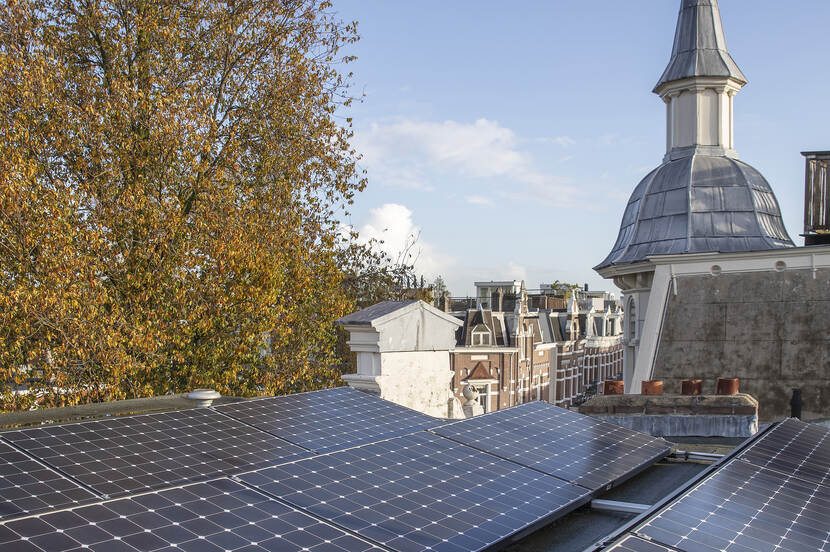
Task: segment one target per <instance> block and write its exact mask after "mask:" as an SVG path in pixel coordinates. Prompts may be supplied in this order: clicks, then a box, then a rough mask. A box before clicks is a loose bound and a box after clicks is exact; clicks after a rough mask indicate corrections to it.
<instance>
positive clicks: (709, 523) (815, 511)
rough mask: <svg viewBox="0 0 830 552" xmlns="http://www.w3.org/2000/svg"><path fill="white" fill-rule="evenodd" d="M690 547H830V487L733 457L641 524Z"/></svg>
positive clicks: (641, 530) (737, 551)
mask: <svg viewBox="0 0 830 552" xmlns="http://www.w3.org/2000/svg"><path fill="white" fill-rule="evenodd" d="M636 533H637V534H640V535H645V536H647V537H649V538H651V539H653V540H655V541H658V542H660V543H662V544H665V545H668V546H673V547H675V548H677V549H679V550H683V551H687V552H698V551H703V552H714V551H726V552H760V551H770V552H773V551H775V552H781V551H792V552H803V551H805V550H828V549H830V487H826V486H824V485H820V484H817V483H815V482H810V481H806V480H804V479H801V478H798V477H796V476H794V475H785V474H783V473H781V472H778V471H774V470H771V469H768V468H764V467H760V466H756V465H753V464H750V463H748V462H745V461H743V460H732V461H731V462H729V463H728V464H727V465H725V466H724V467H722V468H720V469H718V470H717V471H715V472H714V473H713V474H712V475H710V476H709V477H707V478H706V479H704V480H703V482H702V483H699V484H698V485H697V486H695V487H693V488H692V489H691V490H690V491H688V492H687V493H686V494H684V495H683V496H681V497H680V498H679V499H678V500H677V501H675V502H673V503H672V504H670V505H669V506H667V507H666V508H665V509H663V510H661V511H660V512H659V513H658V514H657V515H655V516H654V517H652V518H651V519H650V520H648V521H647V522H646V523H645V524H644V525H642V526H640V527H638V528H637V529H636Z"/></svg>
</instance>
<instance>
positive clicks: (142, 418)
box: [0, 408, 312, 498]
mask: <svg viewBox="0 0 830 552" xmlns="http://www.w3.org/2000/svg"><path fill="white" fill-rule="evenodd" d="M0 438H2V439H5V440H6V441H8V442H10V443H13V444H14V446H15V447H18V448H20V449H21V450H24V451H26V453H27V454H30V455H31V456H33V457H35V458H37V459H38V460H39V461H41V462H43V463H44V464H46V465H48V466H50V467H51V468H53V469H54V470H57V471H59V472H60V473H63V474H65V475H67V476H69V477H70V478H72V479H74V480H76V481H78V482H80V483H81V484H83V485H84V486H86V487H88V488H90V489H92V490H94V491H95V492H97V493H98V494H100V495H101V496H103V497H105V498H108V497H115V496H123V495H126V494H129V493H134V492H141V491H145V490H152V489H161V488H164V487H170V486H174V485H178V484H183V483H188V482H195V481H201V480H206V479H211V478H214V477H218V476H221V475H227V474H233V473H240V472H244V471H249V470H253V469H256V468H259V467H264V466H270V465H273V464H277V463H280V462H285V461H290V460H292V459H296V458H302V457H306V456H310V455H312V453H311V452H309V451H307V450H305V449H303V448H301V447H298V446H297V445H294V444H292V443H289V442H287V441H285V440H283V439H279V438H276V437H274V436H273V435H270V434H268V433H266V432H263V431H261V430H258V429H256V428H254V427H251V426H250V425H248V424H245V423H243V422H240V421H239V420H235V419H233V418H230V417H228V416H225V415H224V414H221V413H219V412H215V411H213V410H211V409H208V408H196V409H189V410H178V411H171V412H163V413H154V414H144V415H139V416H120V417H116V418H108V419H103V420H92V421H84V422H76V423H70V424H55V425H48V426H42V427H37V428H30V429H21V430H13V431H7V432H4V433H2V434H0Z"/></svg>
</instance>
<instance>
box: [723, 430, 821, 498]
mask: <svg viewBox="0 0 830 552" xmlns="http://www.w3.org/2000/svg"><path fill="white" fill-rule="evenodd" d="M739 458H741V459H743V460H746V461H747V462H750V463H752V464H755V465H756V466H762V467H765V468H770V469H773V470H777V471H780V472H782V473H786V474H792V475H794V476H796V477H798V478H801V479H805V480H807V481H812V482H814V483H822V484H830V431H827V430H826V429H824V428H822V427H818V426H815V425H811V424H805V423H803V422H799V421H798V420H795V419H788V420H785V421H783V422H781V423H780V424H778V425H777V426H776V427H775V428H773V429H772V430H771V431H769V432H768V433H767V434H766V435H764V438H763V439H761V440H760V441H758V442H756V443H755V444H753V446H751V447H750V448H748V449H747V450H746V451H744V452H743V453H742V454H741V455H740V457H739Z"/></svg>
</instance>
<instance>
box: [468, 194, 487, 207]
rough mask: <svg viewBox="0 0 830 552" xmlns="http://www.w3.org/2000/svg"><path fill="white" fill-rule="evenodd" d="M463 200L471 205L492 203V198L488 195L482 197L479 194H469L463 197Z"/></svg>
mask: <svg viewBox="0 0 830 552" xmlns="http://www.w3.org/2000/svg"><path fill="white" fill-rule="evenodd" d="M464 201H466V202H467V203H470V204H472V205H486V206H490V205H493V200H492V199H490V198H489V197H484V196H480V195H469V196H466V197H465V198H464Z"/></svg>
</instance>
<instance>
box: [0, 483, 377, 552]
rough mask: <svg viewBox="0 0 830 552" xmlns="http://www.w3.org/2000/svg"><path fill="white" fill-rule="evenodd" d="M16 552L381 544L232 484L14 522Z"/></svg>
mask: <svg viewBox="0 0 830 552" xmlns="http://www.w3.org/2000/svg"><path fill="white" fill-rule="evenodd" d="M0 549H2V550H10V551H12V550H13V551H15V552H29V551H31V552H69V551H74V550H82V549H90V550H94V551H96V552H98V551H100V552H104V551H108V552H119V551H123V552H128V551H132V552H135V551H136V550H146V551H151V550H181V551H184V552H220V551H240V552H242V551H245V552H265V551H272V552H277V551H279V552H284V551H291V550H303V551H309V552H363V551H368V550H378V548H377V547H375V546H374V545H372V544H370V543H368V542H366V541H364V540H362V539H360V538H359V537H356V536H354V535H350V534H348V533H346V532H345V531H342V530H340V529H337V528H336V527H333V526H332V525H330V524H328V523H325V522H322V521H319V520H317V519H315V518H313V517H311V516H309V515H308V514H305V513H303V512H300V511H299V510H297V509H295V508H291V507H289V506H286V505H285V504H281V503H279V502H277V501H275V500H273V499H272V498H269V497H267V496H265V495H263V494H262V493H259V492H257V491H255V490H253V489H250V488H248V487H245V486H243V485H240V484H239V483H235V482H233V481H231V480H229V479H220V480H216V481H210V482H205V483H196V484H191V485H187V486H183V487H179V488H173V489H167V490H164V491H154V492H152V493H150V494H144V495H138V496H134V497H129V498H122V499H116V500H111V501H108V502H102V503H100V504H95V505H92V506H83V507H78V508H75V509H71V510H64V511H61V512H55V513H49V514H45V515H41V516H37V517H28V518H23V519H19V520H13V521H10V522H8V523H6V524H5V525H3V526H0Z"/></svg>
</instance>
